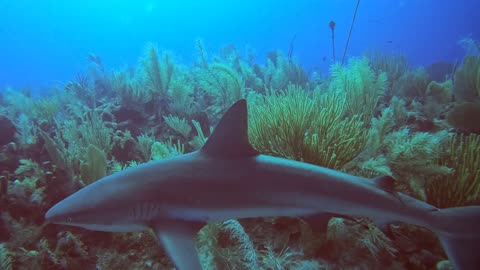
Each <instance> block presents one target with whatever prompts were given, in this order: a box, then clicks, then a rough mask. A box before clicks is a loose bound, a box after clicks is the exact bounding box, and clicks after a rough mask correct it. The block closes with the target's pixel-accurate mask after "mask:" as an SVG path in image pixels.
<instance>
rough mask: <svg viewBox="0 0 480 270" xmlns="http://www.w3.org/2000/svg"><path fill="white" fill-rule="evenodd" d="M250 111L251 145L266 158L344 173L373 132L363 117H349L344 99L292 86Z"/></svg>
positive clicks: (340, 95) (332, 93) (339, 94)
mask: <svg viewBox="0 0 480 270" xmlns="http://www.w3.org/2000/svg"><path fill="white" fill-rule="evenodd" d="M249 109H250V114H251V115H252V117H250V123H249V127H250V129H249V136H250V141H251V142H252V145H253V146H254V147H255V148H256V149H257V150H258V151H260V152H262V153H265V154H271V155H274V156H280V157H284V158H289V159H294V160H299V161H304V162H308V163H312V164H317V165H320V166H325V167H329V168H333V169H340V168H342V167H343V165H345V164H346V163H347V162H349V161H351V160H352V159H353V158H355V157H356V156H357V155H358V154H359V153H360V152H361V151H362V150H363V149H364V148H365V144H366V141H367V133H368V130H367V129H365V128H364V127H363V122H362V121H361V120H360V118H361V116H353V117H351V118H344V117H343V115H344V112H345V110H346V100H345V95H344V94H341V93H334V92H329V93H327V94H324V95H320V94H319V93H314V94H313V96H309V94H307V93H306V92H305V91H304V90H303V89H302V88H301V87H298V86H294V85H290V86H289V87H288V89H287V90H286V91H283V92H280V93H279V94H277V95H271V96H268V97H265V98H264V100H263V102H259V103H258V104H249Z"/></svg>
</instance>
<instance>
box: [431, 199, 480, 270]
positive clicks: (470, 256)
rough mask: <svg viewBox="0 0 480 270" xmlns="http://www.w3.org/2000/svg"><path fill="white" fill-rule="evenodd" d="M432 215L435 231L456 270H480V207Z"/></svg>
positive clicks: (461, 208) (451, 210)
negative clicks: (479, 249)
mask: <svg viewBox="0 0 480 270" xmlns="http://www.w3.org/2000/svg"><path fill="white" fill-rule="evenodd" d="M432 215H433V217H434V219H433V224H432V227H433V228H434V229H433V230H434V231H435V232H436V233H437V236H438V237H439V238H440V242H441V243H442V246H443V249H444V250H445V252H446V253H447V256H448V258H449V259H450V262H451V263H452V265H453V266H454V269H456V270H478V269H480V255H479V254H480V253H479V251H478V248H479V247H480V206H467V207H455V208H447V209H441V210H438V211H435V212H432ZM435 228H436V229H435Z"/></svg>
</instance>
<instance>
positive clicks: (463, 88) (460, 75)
mask: <svg viewBox="0 0 480 270" xmlns="http://www.w3.org/2000/svg"><path fill="white" fill-rule="evenodd" d="M454 82H455V83H454V94H455V97H456V98H457V99H458V100H460V101H467V102H473V101H476V102H479V100H480V56H478V55H467V56H465V58H464V59H463V64H462V66H461V68H459V69H458V70H457V71H456V72H455V76H454Z"/></svg>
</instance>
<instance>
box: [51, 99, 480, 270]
mask: <svg viewBox="0 0 480 270" xmlns="http://www.w3.org/2000/svg"><path fill="white" fill-rule="evenodd" d="M390 180H391V179H388V178H378V179H364V178H360V177H356V176H353V175H349V174H345V173H342V172H339V171H335V170H330V169H327V168H323V167H319V166H315V165H311V164H306V163H302V162H297V161H292V160H287V159H282V158H276V157H272V156H266V155H259V154H258V153H257V152H256V151H255V150H254V149H253V148H252V146H251V145H250V144H249V142H248V135H247V109H246V102H245V100H240V101H238V102H237V103H236V104H234V105H233V106H232V107H231V108H230V109H229V111H228V112H227V113H226V114H225V115H224V117H223V118H222V120H221V121H220V123H219V124H218V125H217V127H216V129H215V131H214V132H213V134H212V135H211V136H210V137H209V139H208V141H207V143H206V144H205V146H204V147H203V148H202V149H201V150H199V151H196V152H193V153H189V154H184V155H180V156H176V157H172V158H167V159H162V160H159V161H152V162H149V163H146V164H143V165H140V166H137V167H135V168H131V169H128V170H125V171H122V172H118V173H115V174H113V175H110V176H107V177H105V178H103V179H100V180H98V181H96V182H94V183H92V184H90V185H88V186H86V187H84V188H83V189H81V190H79V191H77V192H76V193H74V194H72V195H71V196H69V197H67V198H66V199H64V200H62V201H60V202H59V203H57V204H56V205H55V206H53V207H52V208H51V209H50V210H48V212H47V213H46V214H45V219H46V221H47V222H51V223H58V224H66V225H72V226H78V227H83V228H86V229H90V230H98V231H110V232H131V231H142V230H149V229H152V230H153V231H154V232H155V234H156V235H157V237H158V239H159V241H160V242H161V243H162V244H163V246H164V248H165V249H166V251H167V254H168V255H169V256H170V258H171V259H172V261H173V262H174V264H175V265H176V267H177V269H179V270H200V269H202V267H201V265H200V262H199V259H198V256H197V255H196V252H197V251H196V248H195V241H194V238H195V235H196V233H197V232H198V230H199V229H200V228H201V227H202V226H203V225H205V224H206V223H209V222H216V221H222V220H227V219H237V218H247V217H261V216H309V215H316V214H322V213H338V214H341V215H354V216H367V217H370V218H372V219H374V220H379V221H401V222H407V223H412V224H416V225H420V226H424V227H427V228H429V229H431V230H432V231H434V232H435V233H436V234H437V235H438V236H439V238H440V240H441V242H442V244H443V247H444V249H445V251H446V253H447V255H448V257H449V259H450V260H451V262H452V263H453V265H454V266H455V268H456V269H458V270H473V269H476V270H478V269H480V259H479V257H480V256H478V255H477V252H476V247H477V246H478V245H479V244H480V229H479V227H478V226H479V225H480V207H477V206H471V207H460V208H450V209H437V208H435V207H433V206H431V205H428V204H426V203H424V202H421V201H418V200H416V199H414V198H411V197H409V196H407V195H405V194H401V193H395V192H394V191H393V190H392V189H391V188H389V187H390V186H391V185H390V184H389V181H390Z"/></svg>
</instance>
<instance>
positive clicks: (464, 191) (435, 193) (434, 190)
mask: <svg viewBox="0 0 480 270" xmlns="http://www.w3.org/2000/svg"><path fill="white" fill-rule="evenodd" d="M479 149H480V135H477V134H470V135H462V134H460V135H454V136H452V138H451V139H450V141H449V143H448V145H446V146H445V148H444V150H445V154H444V155H442V156H441V157H440V158H439V159H438V160H437V162H438V164H439V165H440V166H445V167H448V168H452V173H449V174H444V175H439V176H436V177H431V178H430V179H428V181H427V182H426V186H425V187H426V201H427V202H428V203H430V204H432V205H435V206H437V207H440V208H448V207H459V206H466V205H477V204H478V203H479V199H480V151H479Z"/></svg>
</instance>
